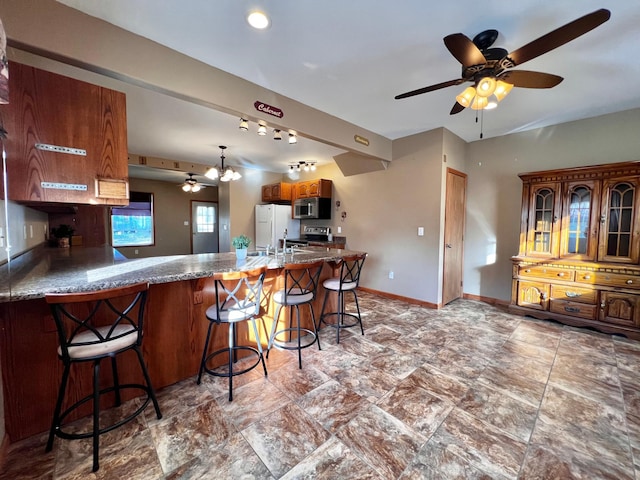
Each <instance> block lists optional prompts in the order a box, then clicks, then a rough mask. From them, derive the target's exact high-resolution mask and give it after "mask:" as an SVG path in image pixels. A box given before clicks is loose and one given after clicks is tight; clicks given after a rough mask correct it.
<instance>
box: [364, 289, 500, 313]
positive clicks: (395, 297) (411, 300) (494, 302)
mask: <svg viewBox="0 0 640 480" xmlns="http://www.w3.org/2000/svg"><path fill="white" fill-rule="evenodd" d="M358 290H362V291H363V292H368V293H372V294H374V295H379V296H381V297H385V298H390V299H392V300H399V301H401V302H406V303H411V304H413V305H420V306H421V307H426V308H433V309H435V310H439V309H441V308H442V307H443V306H444V305H442V304H441V303H437V304H436V303H432V302H425V301H424V300H417V299H415V298H411V297H403V296H402V295H396V294H394V293H388V292H383V291H381V290H374V289H373V288H367V287H358ZM462 298H464V299H465V300H476V301H478V302H483V303H488V304H489V305H493V306H496V307H504V308H506V307H508V306H509V302H508V301H507V300H500V299H498V298H492V297H485V296H482V295H472V294H470V293H463V294H462Z"/></svg>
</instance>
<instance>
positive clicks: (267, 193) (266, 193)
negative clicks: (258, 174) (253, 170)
mask: <svg viewBox="0 0 640 480" xmlns="http://www.w3.org/2000/svg"><path fill="white" fill-rule="evenodd" d="M262 201H263V202H270V201H271V185H263V186H262Z"/></svg>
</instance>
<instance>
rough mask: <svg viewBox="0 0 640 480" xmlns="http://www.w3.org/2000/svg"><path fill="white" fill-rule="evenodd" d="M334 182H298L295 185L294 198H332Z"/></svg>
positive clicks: (323, 180)
mask: <svg viewBox="0 0 640 480" xmlns="http://www.w3.org/2000/svg"><path fill="white" fill-rule="evenodd" d="M332 188H333V182H332V181H331V180H325V179H317V180H308V181H304V182H298V183H296V184H295V185H294V198H311V197H320V198H331V194H332Z"/></svg>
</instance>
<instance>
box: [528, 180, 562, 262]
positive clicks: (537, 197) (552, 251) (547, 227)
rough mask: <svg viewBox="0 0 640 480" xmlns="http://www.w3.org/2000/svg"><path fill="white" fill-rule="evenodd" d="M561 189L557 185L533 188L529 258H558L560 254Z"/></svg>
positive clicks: (549, 184) (530, 212) (529, 223)
mask: <svg viewBox="0 0 640 480" xmlns="http://www.w3.org/2000/svg"><path fill="white" fill-rule="evenodd" d="M559 192H560V187H559V184H557V183H547V184H537V185H533V186H532V187H531V194H530V197H529V222H528V229H527V250H526V254H527V255H529V256H540V257H557V256H558V253H559V245H558V243H559V242H558V240H559V238H558V237H559V230H560V222H559V221H558V218H559V217H560V194H559Z"/></svg>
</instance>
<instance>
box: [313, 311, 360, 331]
mask: <svg viewBox="0 0 640 480" xmlns="http://www.w3.org/2000/svg"><path fill="white" fill-rule="evenodd" d="M326 317H338V318H337V319H336V321H335V323H331V322H327V321H326V320H325V318H326ZM340 317H342V319H343V320H344V317H351V318H353V319H354V322H353V323H339V322H340ZM320 321H321V322H322V323H324V324H325V325H327V326H328V327H333V328H351V327H355V326H356V325H360V322H361V320H360V318H359V317H358V316H357V315H356V314H353V313H339V312H330V313H325V314H324V315H322V318H320Z"/></svg>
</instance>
